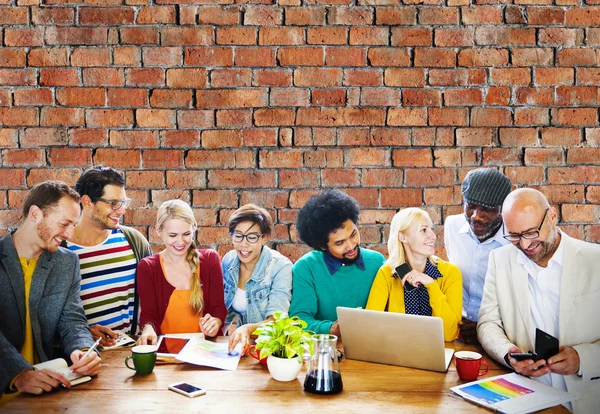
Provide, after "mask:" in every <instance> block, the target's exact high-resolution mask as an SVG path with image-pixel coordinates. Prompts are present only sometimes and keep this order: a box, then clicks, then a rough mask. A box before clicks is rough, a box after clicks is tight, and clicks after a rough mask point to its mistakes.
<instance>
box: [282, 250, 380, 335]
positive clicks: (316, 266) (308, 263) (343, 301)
mask: <svg viewBox="0 0 600 414" xmlns="http://www.w3.org/2000/svg"><path fill="white" fill-rule="evenodd" d="M360 253H361V255H362V257H363V260H364V262H365V270H361V269H360V268H359V267H358V266H357V265H356V264H353V265H351V266H342V267H340V268H339V269H338V270H337V271H336V272H335V273H334V274H333V275H331V274H330V273H329V270H328V269H327V265H326V264H325V259H324V257H323V252H321V251H317V250H314V251H312V252H310V253H307V254H305V255H304V256H302V257H301V258H300V259H299V260H298V261H297V262H296V264H295V265H294V267H293V269H292V275H293V276H292V303H291V305H290V315H297V316H299V317H300V318H301V319H304V320H305V321H306V323H308V327H307V328H306V329H308V330H310V331H314V332H316V333H319V334H327V333H329V328H331V325H332V324H333V323H334V322H335V321H337V319H338V317H337V312H336V309H335V308H336V307H338V306H345V307H349V308H357V307H363V308H364V307H365V305H366V303H367V299H368V297H369V291H370V290H371V285H372V284H373V279H375V275H376V274H377V271H378V270H379V268H380V267H381V266H382V265H383V263H384V262H385V258H384V257H383V255H382V254H381V253H379V252H376V251H373V250H367V249H362V248H361V249H360Z"/></svg>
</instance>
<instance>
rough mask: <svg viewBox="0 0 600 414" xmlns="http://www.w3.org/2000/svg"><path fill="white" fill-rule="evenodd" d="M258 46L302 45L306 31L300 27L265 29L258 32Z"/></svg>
mask: <svg viewBox="0 0 600 414" xmlns="http://www.w3.org/2000/svg"><path fill="white" fill-rule="evenodd" d="M308 43H309V44H310V43H311V42H308ZM258 44H259V45H261V46H263V45H301V44H304V30H303V29H302V28H300V27H263V28H260V29H259V31H258ZM238 51H239V49H238Z"/></svg>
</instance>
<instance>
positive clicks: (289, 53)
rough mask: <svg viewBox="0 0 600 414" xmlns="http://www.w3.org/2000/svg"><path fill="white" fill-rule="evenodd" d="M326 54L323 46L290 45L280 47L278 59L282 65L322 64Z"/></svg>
mask: <svg viewBox="0 0 600 414" xmlns="http://www.w3.org/2000/svg"><path fill="white" fill-rule="evenodd" d="M324 55H325V53H324V50H323V48H321V47H302V48H298V47H290V48H281V49H279V51H278V54H277V59H278V60H279V64H280V65H282V66H320V65H322V64H323V58H324Z"/></svg>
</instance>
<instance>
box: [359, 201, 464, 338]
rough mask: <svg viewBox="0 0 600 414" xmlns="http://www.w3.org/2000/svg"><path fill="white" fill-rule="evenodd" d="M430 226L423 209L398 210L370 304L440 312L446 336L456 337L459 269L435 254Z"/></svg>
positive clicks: (402, 310)
mask: <svg viewBox="0 0 600 414" xmlns="http://www.w3.org/2000/svg"><path fill="white" fill-rule="evenodd" d="M432 227H433V224H432V222H431V219H430V218H429V214H428V213H427V212H426V211H424V210H421V209H420V208H415V207H413V208H406V209H404V210H402V211H400V212H398V213H396V215H395V216H394V218H393V219H392V225H391V227H390V236H389V239H388V253H389V257H388V259H387V260H386V262H385V264H384V265H383V266H381V268H380V269H379V272H377V276H375V280H374V281H373V286H371V292H370V293H369V300H368V301H367V307H366V308H367V309H372V310H380V311H383V310H385V311H389V312H398V313H406V314H413V315H424V316H437V317H439V318H442V320H443V323H444V340H445V341H453V340H455V339H456V338H457V337H458V322H459V321H460V320H461V317H462V277H461V274H460V270H459V269H458V267H456V266H455V265H453V264H451V263H449V262H446V261H444V260H441V259H439V258H438V257H436V256H434V253H435V249H434V243H435V239H436V235H435V233H434V232H433V228H432Z"/></svg>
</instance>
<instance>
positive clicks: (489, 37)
mask: <svg viewBox="0 0 600 414" xmlns="http://www.w3.org/2000/svg"><path fill="white" fill-rule="evenodd" d="M475 42H476V43H477V44H478V45H484V46H534V45H535V44H536V40H535V29H534V28H523V29H522V28H513V27H502V26H495V27H494V26H492V27H478V28H476V29H475Z"/></svg>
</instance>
